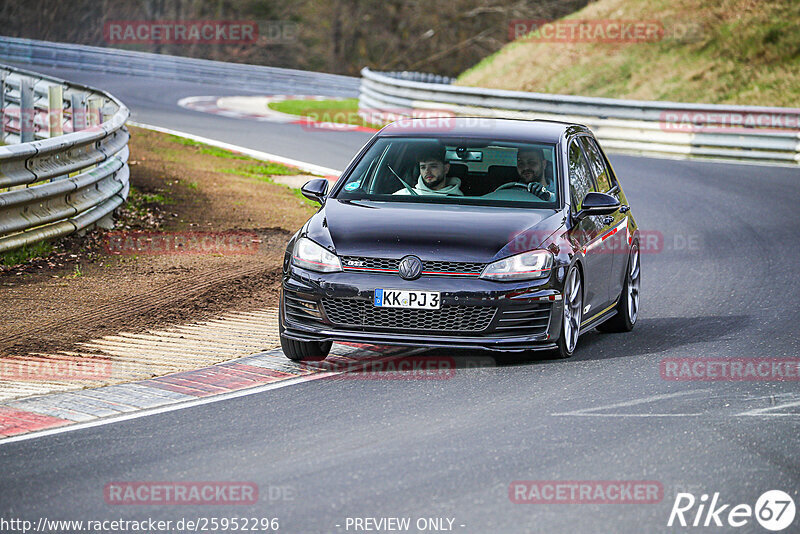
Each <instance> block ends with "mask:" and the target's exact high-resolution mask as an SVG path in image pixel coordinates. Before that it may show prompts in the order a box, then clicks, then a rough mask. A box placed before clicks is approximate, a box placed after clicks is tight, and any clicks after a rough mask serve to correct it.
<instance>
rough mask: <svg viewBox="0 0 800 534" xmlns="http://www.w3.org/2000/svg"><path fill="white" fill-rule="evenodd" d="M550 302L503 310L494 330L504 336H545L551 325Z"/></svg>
mask: <svg viewBox="0 0 800 534" xmlns="http://www.w3.org/2000/svg"><path fill="white" fill-rule="evenodd" d="M551 308H552V304H550V303H549V302H537V303H533V304H526V305H524V306H514V307H513V308H507V309H505V310H503V313H502V314H501V315H500V318H499V319H498V321H497V325H496V326H495V328H494V330H495V332H497V333H503V334H506V333H507V334H512V335H514V334H527V335H535V334H544V333H546V332H547V327H548V326H549V324H550V309H551Z"/></svg>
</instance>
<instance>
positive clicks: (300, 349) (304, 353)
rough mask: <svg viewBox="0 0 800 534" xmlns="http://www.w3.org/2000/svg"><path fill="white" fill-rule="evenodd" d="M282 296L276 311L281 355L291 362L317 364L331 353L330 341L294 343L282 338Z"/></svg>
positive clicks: (291, 340)
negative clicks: (278, 308)
mask: <svg viewBox="0 0 800 534" xmlns="http://www.w3.org/2000/svg"><path fill="white" fill-rule="evenodd" d="M283 331H284V327H283V295H282V294H281V304H280V310H279V311H278V334H279V335H280V338H281V349H282V350H283V354H285V355H286V357H287V358H289V359H290V360H292V361H295V362H300V361H306V362H319V361H322V360H324V359H325V358H327V357H328V353H329V352H330V351H331V345H333V343H332V342H331V341H296V340H294V339H287V338H285V337H283Z"/></svg>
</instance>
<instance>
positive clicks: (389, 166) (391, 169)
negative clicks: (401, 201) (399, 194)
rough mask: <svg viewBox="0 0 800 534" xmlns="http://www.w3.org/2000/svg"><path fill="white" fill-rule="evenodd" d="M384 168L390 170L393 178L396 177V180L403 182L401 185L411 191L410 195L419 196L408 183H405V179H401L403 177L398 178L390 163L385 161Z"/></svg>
mask: <svg viewBox="0 0 800 534" xmlns="http://www.w3.org/2000/svg"><path fill="white" fill-rule="evenodd" d="M386 168H387V169H389V170H390V171H392V174H394V177H395V178H397V179H398V180H400V183H401V184H403V187H405V188H406V189H407V190H408V192H409V193H411V194H412V195H414V196H417V197H418V196H419V193H417V192H416V191H414V190H413V189H411V188H410V187H409V186H408V184H407V183H405V181H403V179H402V178H400V176H398V174H397V173H396V172H394V169H393V168H392V166H391V165H389V164H388V163H387V164H386Z"/></svg>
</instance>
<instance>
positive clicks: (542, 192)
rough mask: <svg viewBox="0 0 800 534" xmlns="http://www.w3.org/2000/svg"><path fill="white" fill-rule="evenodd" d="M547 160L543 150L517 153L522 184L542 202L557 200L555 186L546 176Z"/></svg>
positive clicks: (536, 149) (526, 150) (533, 149)
mask: <svg viewBox="0 0 800 534" xmlns="http://www.w3.org/2000/svg"><path fill="white" fill-rule="evenodd" d="M546 166H547V160H546V159H545V157H544V151H543V150H542V149H541V148H521V149H519V151H518V152H517V173H518V174H519V178H520V183H521V184H524V185H526V186H527V188H528V191H530V192H531V193H533V194H534V195H536V196H537V197H539V198H541V199H542V200H553V199H554V198H555V196H556V195H555V193H554V192H553V190H554V189H555V184H554V183H553V182H552V181H551V180H548V179H547V176H545V168H546Z"/></svg>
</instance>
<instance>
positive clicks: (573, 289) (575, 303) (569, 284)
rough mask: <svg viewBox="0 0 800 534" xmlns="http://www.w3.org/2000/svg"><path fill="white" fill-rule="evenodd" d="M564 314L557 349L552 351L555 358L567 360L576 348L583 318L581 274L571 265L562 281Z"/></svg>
mask: <svg viewBox="0 0 800 534" xmlns="http://www.w3.org/2000/svg"><path fill="white" fill-rule="evenodd" d="M563 294H564V312H563V315H562V317H561V332H560V335H559V336H558V349H556V350H555V351H553V356H554V357H556V358H569V357H570V356H572V354H573V353H574V352H575V347H577V346H578V337H579V336H580V333H581V318H582V317H583V285H582V281H581V273H580V271H579V270H578V268H577V267H576V266H575V265H573V266H572V267H571V268H570V270H569V271H568V272H567V278H566V280H565V281H564V292H563Z"/></svg>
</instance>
